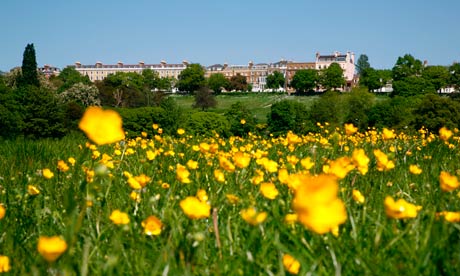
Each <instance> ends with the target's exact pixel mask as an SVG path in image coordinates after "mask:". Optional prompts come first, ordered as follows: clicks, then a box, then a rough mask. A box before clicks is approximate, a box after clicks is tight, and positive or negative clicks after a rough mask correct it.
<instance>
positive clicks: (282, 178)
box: [278, 168, 289, 184]
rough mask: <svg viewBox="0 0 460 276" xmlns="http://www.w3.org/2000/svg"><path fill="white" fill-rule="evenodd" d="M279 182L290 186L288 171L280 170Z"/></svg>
mask: <svg viewBox="0 0 460 276" xmlns="http://www.w3.org/2000/svg"><path fill="white" fill-rule="evenodd" d="M278 180H279V182H280V183H281V184H288V182H289V173H288V171H287V169H285V168H283V169H279V170H278Z"/></svg>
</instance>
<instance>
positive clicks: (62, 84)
mask: <svg viewBox="0 0 460 276" xmlns="http://www.w3.org/2000/svg"><path fill="white" fill-rule="evenodd" d="M53 81H54V82H55V83H59V84H58V87H59V88H58V93H60V92H62V91H65V90H67V89H69V88H70V87H72V86H73V85H74V84H77V83H82V84H86V85H90V84H91V81H90V80H89V77H88V76H83V75H82V74H80V72H78V71H77V70H76V69H75V68H74V67H70V66H68V67H66V68H64V69H63V70H62V71H61V73H59V76H57V77H55V78H53Z"/></svg>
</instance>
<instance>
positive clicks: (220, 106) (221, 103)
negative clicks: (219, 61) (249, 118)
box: [170, 93, 319, 123]
mask: <svg viewBox="0 0 460 276" xmlns="http://www.w3.org/2000/svg"><path fill="white" fill-rule="evenodd" d="M170 97H173V98H174V100H175V101H176V102H177V104H178V105H179V106H180V107H181V108H183V109H184V110H192V109H193V108H192V105H193V103H194V100H195V98H194V97H193V96H190V95H186V96H184V95H172V96H170ZM318 97H319V96H308V97H307V96H303V97H298V96H288V95H287V94H278V93H276V94H275V93H265V94H264V93H248V94H241V95H222V94H221V95H218V96H216V99H217V106H216V107H215V108H210V109H209V111H213V112H217V113H220V114H224V113H225V112H226V111H227V110H228V109H229V108H230V106H231V105H232V104H234V103H236V102H242V103H243V104H245V105H246V106H247V107H248V108H250V110H251V112H252V113H253V114H254V116H255V117H256V118H257V120H258V122H259V123H266V122H267V115H268V114H269V113H270V108H271V106H272V104H274V103H276V102H278V101H281V100H284V99H289V100H292V101H297V102H301V103H303V104H305V105H306V106H307V107H310V106H311V105H312V104H313V102H314V101H315V100H317V99H318Z"/></svg>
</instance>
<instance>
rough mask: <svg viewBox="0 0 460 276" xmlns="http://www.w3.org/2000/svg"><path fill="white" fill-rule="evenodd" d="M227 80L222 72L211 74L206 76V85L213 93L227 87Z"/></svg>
mask: <svg viewBox="0 0 460 276" xmlns="http://www.w3.org/2000/svg"><path fill="white" fill-rule="evenodd" d="M228 85H229V80H228V79H227V78H226V77H225V76H224V74H222V73H216V74H212V75H211V76H209V78H208V87H209V88H210V89H211V90H213V91H214V93H221V92H222V89H223V88H225V87H228Z"/></svg>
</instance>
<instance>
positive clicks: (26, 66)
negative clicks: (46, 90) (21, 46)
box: [20, 43, 40, 87]
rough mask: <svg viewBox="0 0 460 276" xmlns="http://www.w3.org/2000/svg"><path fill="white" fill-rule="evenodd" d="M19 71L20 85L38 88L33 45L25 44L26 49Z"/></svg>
mask: <svg viewBox="0 0 460 276" xmlns="http://www.w3.org/2000/svg"><path fill="white" fill-rule="evenodd" d="M21 69H22V77H21V81H20V84H21V85H24V86H25V85H33V86H36V87H39V86H40V82H39V81H38V72H37V60H36V57H35V48H34V44H33V43H32V44H27V46H26V49H25V50H24V54H23V58H22V67H21Z"/></svg>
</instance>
